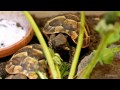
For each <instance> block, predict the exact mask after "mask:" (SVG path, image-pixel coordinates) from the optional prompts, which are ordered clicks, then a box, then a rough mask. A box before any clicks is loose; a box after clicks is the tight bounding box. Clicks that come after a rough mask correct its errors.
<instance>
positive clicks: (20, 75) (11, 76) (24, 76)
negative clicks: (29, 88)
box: [5, 73, 28, 79]
mask: <svg viewBox="0 0 120 90" xmlns="http://www.w3.org/2000/svg"><path fill="white" fill-rule="evenodd" d="M5 79H28V78H27V76H26V75H24V74H20V73H19V74H15V75H9V76H7V77H6V78H5Z"/></svg>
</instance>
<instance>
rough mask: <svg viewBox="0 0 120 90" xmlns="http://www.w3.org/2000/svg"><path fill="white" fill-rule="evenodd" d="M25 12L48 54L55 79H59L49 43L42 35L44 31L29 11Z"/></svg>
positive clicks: (45, 52)
mask: <svg viewBox="0 0 120 90" xmlns="http://www.w3.org/2000/svg"><path fill="white" fill-rule="evenodd" d="M23 14H24V15H25V16H26V18H27V19H28V20H29V22H30V24H31V25H32V27H33V30H34V32H35V34H36V37H37V38H38V40H39V42H40V44H41V46H42V48H43V51H44V54H45V56H46V59H47V61H48V64H49V67H50V70H51V73H52V75H53V78H54V79H57V77H58V74H57V71H56V68H55V65H54V62H53V59H52V56H51V54H50V52H49V49H48V47H47V44H46V42H45V40H44V38H43V36H42V33H41V32H40V30H39V28H38V26H37V25H36V23H35V21H34V20H33V18H32V16H31V15H30V13H29V12H28V11H23Z"/></svg>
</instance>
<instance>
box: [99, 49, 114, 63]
mask: <svg viewBox="0 0 120 90" xmlns="http://www.w3.org/2000/svg"><path fill="white" fill-rule="evenodd" d="M113 57H114V52H113V50H112V49H110V48H105V49H104V50H103V51H102V54H101V55H100V57H99V60H100V61H102V62H103V63H104V64H110V63H112V61H113Z"/></svg>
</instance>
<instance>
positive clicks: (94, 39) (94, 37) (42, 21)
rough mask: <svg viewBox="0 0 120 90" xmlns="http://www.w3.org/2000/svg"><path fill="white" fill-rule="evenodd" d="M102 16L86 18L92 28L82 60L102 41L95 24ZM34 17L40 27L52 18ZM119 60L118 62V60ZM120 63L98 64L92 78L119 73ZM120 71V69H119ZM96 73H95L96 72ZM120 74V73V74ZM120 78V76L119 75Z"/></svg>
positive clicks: (1, 66)
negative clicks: (88, 43)
mask: <svg viewBox="0 0 120 90" xmlns="http://www.w3.org/2000/svg"><path fill="white" fill-rule="evenodd" d="M101 17H102V16H86V20H87V24H88V27H89V29H90V42H91V43H90V45H89V47H88V48H85V49H82V51H81V55H80V56H81V57H80V60H81V59H82V58H84V57H85V56H86V55H89V54H90V53H91V52H92V51H93V50H95V49H96V48H97V46H98V44H99V42H100V36H99V34H98V33H97V32H96V31H95V29H94V28H95V26H96V24H97V23H98V22H99V20H100V18H101ZM33 18H34V20H35V21H36V23H37V25H38V26H39V27H40V28H43V26H44V25H45V23H46V22H47V20H49V19H50V18H49V17H48V18H37V17H35V16H34V15H33ZM33 43H39V42H38V40H37V38H36V36H34V37H33V39H32V40H31V42H30V43H29V44H33ZM66 56H68V55H64V53H63V55H62V58H67V57H66ZM10 58H11V56H9V57H5V58H1V59H0V64H1V63H6V61H8V60H9V59H10ZM116 61H117V62H116ZM119 63H120V61H118V60H115V63H113V64H114V65H113V64H112V65H111V66H109V65H105V66H100V65H97V66H96V68H95V69H94V71H93V73H92V75H91V78H101V76H102V74H104V72H110V71H111V72H112V73H114V74H115V75H118V74H119V72H118V70H116V68H115V67H117V68H119V67H120V66H119ZM4 65H5V64H4ZM3 67H4V66H3V65H0V68H3ZM112 67H113V68H114V69H115V70H111V68H112ZM98 69H101V70H103V71H101V74H100V75H101V76H99V72H97V70H98ZM3 71H4V70H2V71H1V69H0V74H1V73H3ZM119 71H120V70H119ZM4 73H5V74H4V75H0V76H5V75H6V72H5V71H4ZM94 73H95V74H94ZM96 74H97V75H96ZM119 75H120V74H119ZM119 78H120V77H119Z"/></svg>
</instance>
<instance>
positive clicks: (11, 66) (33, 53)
mask: <svg viewBox="0 0 120 90" xmlns="http://www.w3.org/2000/svg"><path fill="white" fill-rule="evenodd" d="M43 62H46V60H45V57H44V53H43V50H42V47H41V46H40V45H39V44H32V45H28V46H25V47H23V48H22V49H20V50H18V51H17V52H16V53H15V54H14V55H13V56H12V58H11V59H10V60H9V61H8V62H7V64H6V67H5V70H6V71H7V73H9V74H12V75H13V74H23V75H26V76H27V77H28V78H29V79H37V78H38V75H37V74H36V72H35V71H36V70H39V71H40V72H43V73H46V69H47V63H44V64H46V65H43V66H41V65H42V64H43Z"/></svg>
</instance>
